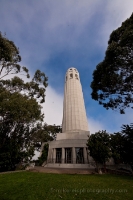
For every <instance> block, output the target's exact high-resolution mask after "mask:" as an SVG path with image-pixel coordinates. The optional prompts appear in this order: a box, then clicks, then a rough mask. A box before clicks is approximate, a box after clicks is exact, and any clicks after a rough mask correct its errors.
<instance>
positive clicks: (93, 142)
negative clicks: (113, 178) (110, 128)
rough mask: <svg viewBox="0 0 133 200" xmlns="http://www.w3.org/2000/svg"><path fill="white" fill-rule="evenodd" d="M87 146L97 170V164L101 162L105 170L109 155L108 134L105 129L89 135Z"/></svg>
mask: <svg viewBox="0 0 133 200" xmlns="http://www.w3.org/2000/svg"><path fill="white" fill-rule="evenodd" d="M87 146H88V149H89V151H90V156H92V158H93V159H94V161H95V162H96V166H97V168H98V170H99V167H98V165H99V164H103V165H104V170H105V171H106V161H108V159H109V158H110V157H111V149H110V135H109V134H108V133H107V132H106V131H99V132H96V133H95V134H92V135H91V136H90V137H89V139H88V141H87Z"/></svg>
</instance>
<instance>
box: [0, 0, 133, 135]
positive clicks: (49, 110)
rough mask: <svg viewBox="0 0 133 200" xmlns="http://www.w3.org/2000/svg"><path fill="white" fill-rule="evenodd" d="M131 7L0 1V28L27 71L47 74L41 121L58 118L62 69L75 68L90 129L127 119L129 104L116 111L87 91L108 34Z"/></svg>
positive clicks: (95, 1) (97, 0) (130, 3)
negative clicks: (94, 98)
mask: <svg viewBox="0 0 133 200" xmlns="http://www.w3.org/2000/svg"><path fill="white" fill-rule="evenodd" d="M132 12H133V0H123V1H122V0H111V1H109V0H108V1H107V0H82V1H81V0H23V1H22V0H0V31H1V32H2V33H6V35H7V38H8V39H10V40H12V41H14V43H15V44H16V46H17V47H19V49H20V55H21V57H22V65H24V66H26V67H27V68H28V69H29V70H30V74H34V71H35V70H36V69H40V70H41V71H43V72H45V74H46V75H47V76H48V79H49V80H48V83H49V86H48V88H47V91H46V102H45V104H44V105H43V111H44V113H45V119H44V120H45V122H47V123H48V124H58V125H59V124H61V123H62V110H63V92H64V91H63V90H64V78H65V73H66V71H67V69H68V68H70V67H75V68H77V70H78V71H79V74H80V80H81V84H82V89H83V94H84V100H85V106H86V113H87V117H88V124H89V129H90V131H91V133H94V132H95V131H98V130H107V131H108V132H116V131H119V130H120V127H121V125H122V124H129V123H132V118H133V117H132V112H133V110H132V109H128V110H126V114H125V115H120V114H119V112H118V111H112V110H105V109H104V108H103V107H102V106H101V105H99V104H98V102H96V101H94V100H92V99H91V95H90V94H91V88H90V83H91V81H92V73H93V70H94V69H95V67H96V65H97V64H98V63H99V62H101V61H102V60H103V59H104V55H105V50H106V48H107V42H108V39H109V35H110V33H111V32H112V31H113V30H115V29H117V28H118V27H119V26H121V23H122V22H123V21H125V20H126V19H127V18H129V17H130V16H131V14H132Z"/></svg>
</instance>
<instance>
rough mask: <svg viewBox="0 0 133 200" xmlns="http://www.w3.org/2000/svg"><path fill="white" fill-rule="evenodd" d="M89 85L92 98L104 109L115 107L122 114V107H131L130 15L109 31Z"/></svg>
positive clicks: (132, 24) (132, 44) (132, 47)
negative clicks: (109, 33)
mask: <svg viewBox="0 0 133 200" xmlns="http://www.w3.org/2000/svg"><path fill="white" fill-rule="evenodd" d="M91 88H92V94H91V95H92V98H93V99H94V100H96V101H99V104H101V105H103V107H105V108H106V109H109V108H111V109H119V110H120V113H121V114H123V113H124V110H125V108H127V107H131V108H133V106H132V103H133V14H132V15H131V17H130V18H129V19H127V20H126V21H125V22H123V23H122V25H121V27H119V28H118V29H116V30H115V31H113V32H112V33H111V35H110V39H109V41H108V48H107V50H106V53H105V58H104V60H103V61H102V62H101V63H99V64H98V65H97V66H96V70H94V72H93V81H92V83H91Z"/></svg>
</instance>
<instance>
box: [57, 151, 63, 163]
mask: <svg viewBox="0 0 133 200" xmlns="http://www.w3.org/2000/svg"><path fill="white" fill-rule="evenodd" d="M61 157H62V149H61V148H57V149H56V163H61Z"/></svg>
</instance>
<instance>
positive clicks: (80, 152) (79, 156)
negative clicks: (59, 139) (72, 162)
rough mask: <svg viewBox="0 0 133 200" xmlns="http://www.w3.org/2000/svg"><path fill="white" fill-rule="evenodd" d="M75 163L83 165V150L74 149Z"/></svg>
mask: <svg viewBox="0 0 133 200" xmlns="http://www.w3.org/2000/svg"><path fill="white" fill-rule="evenodd" d="M75 150H76V163H84V156H83V148H75Z"/></svg>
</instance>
